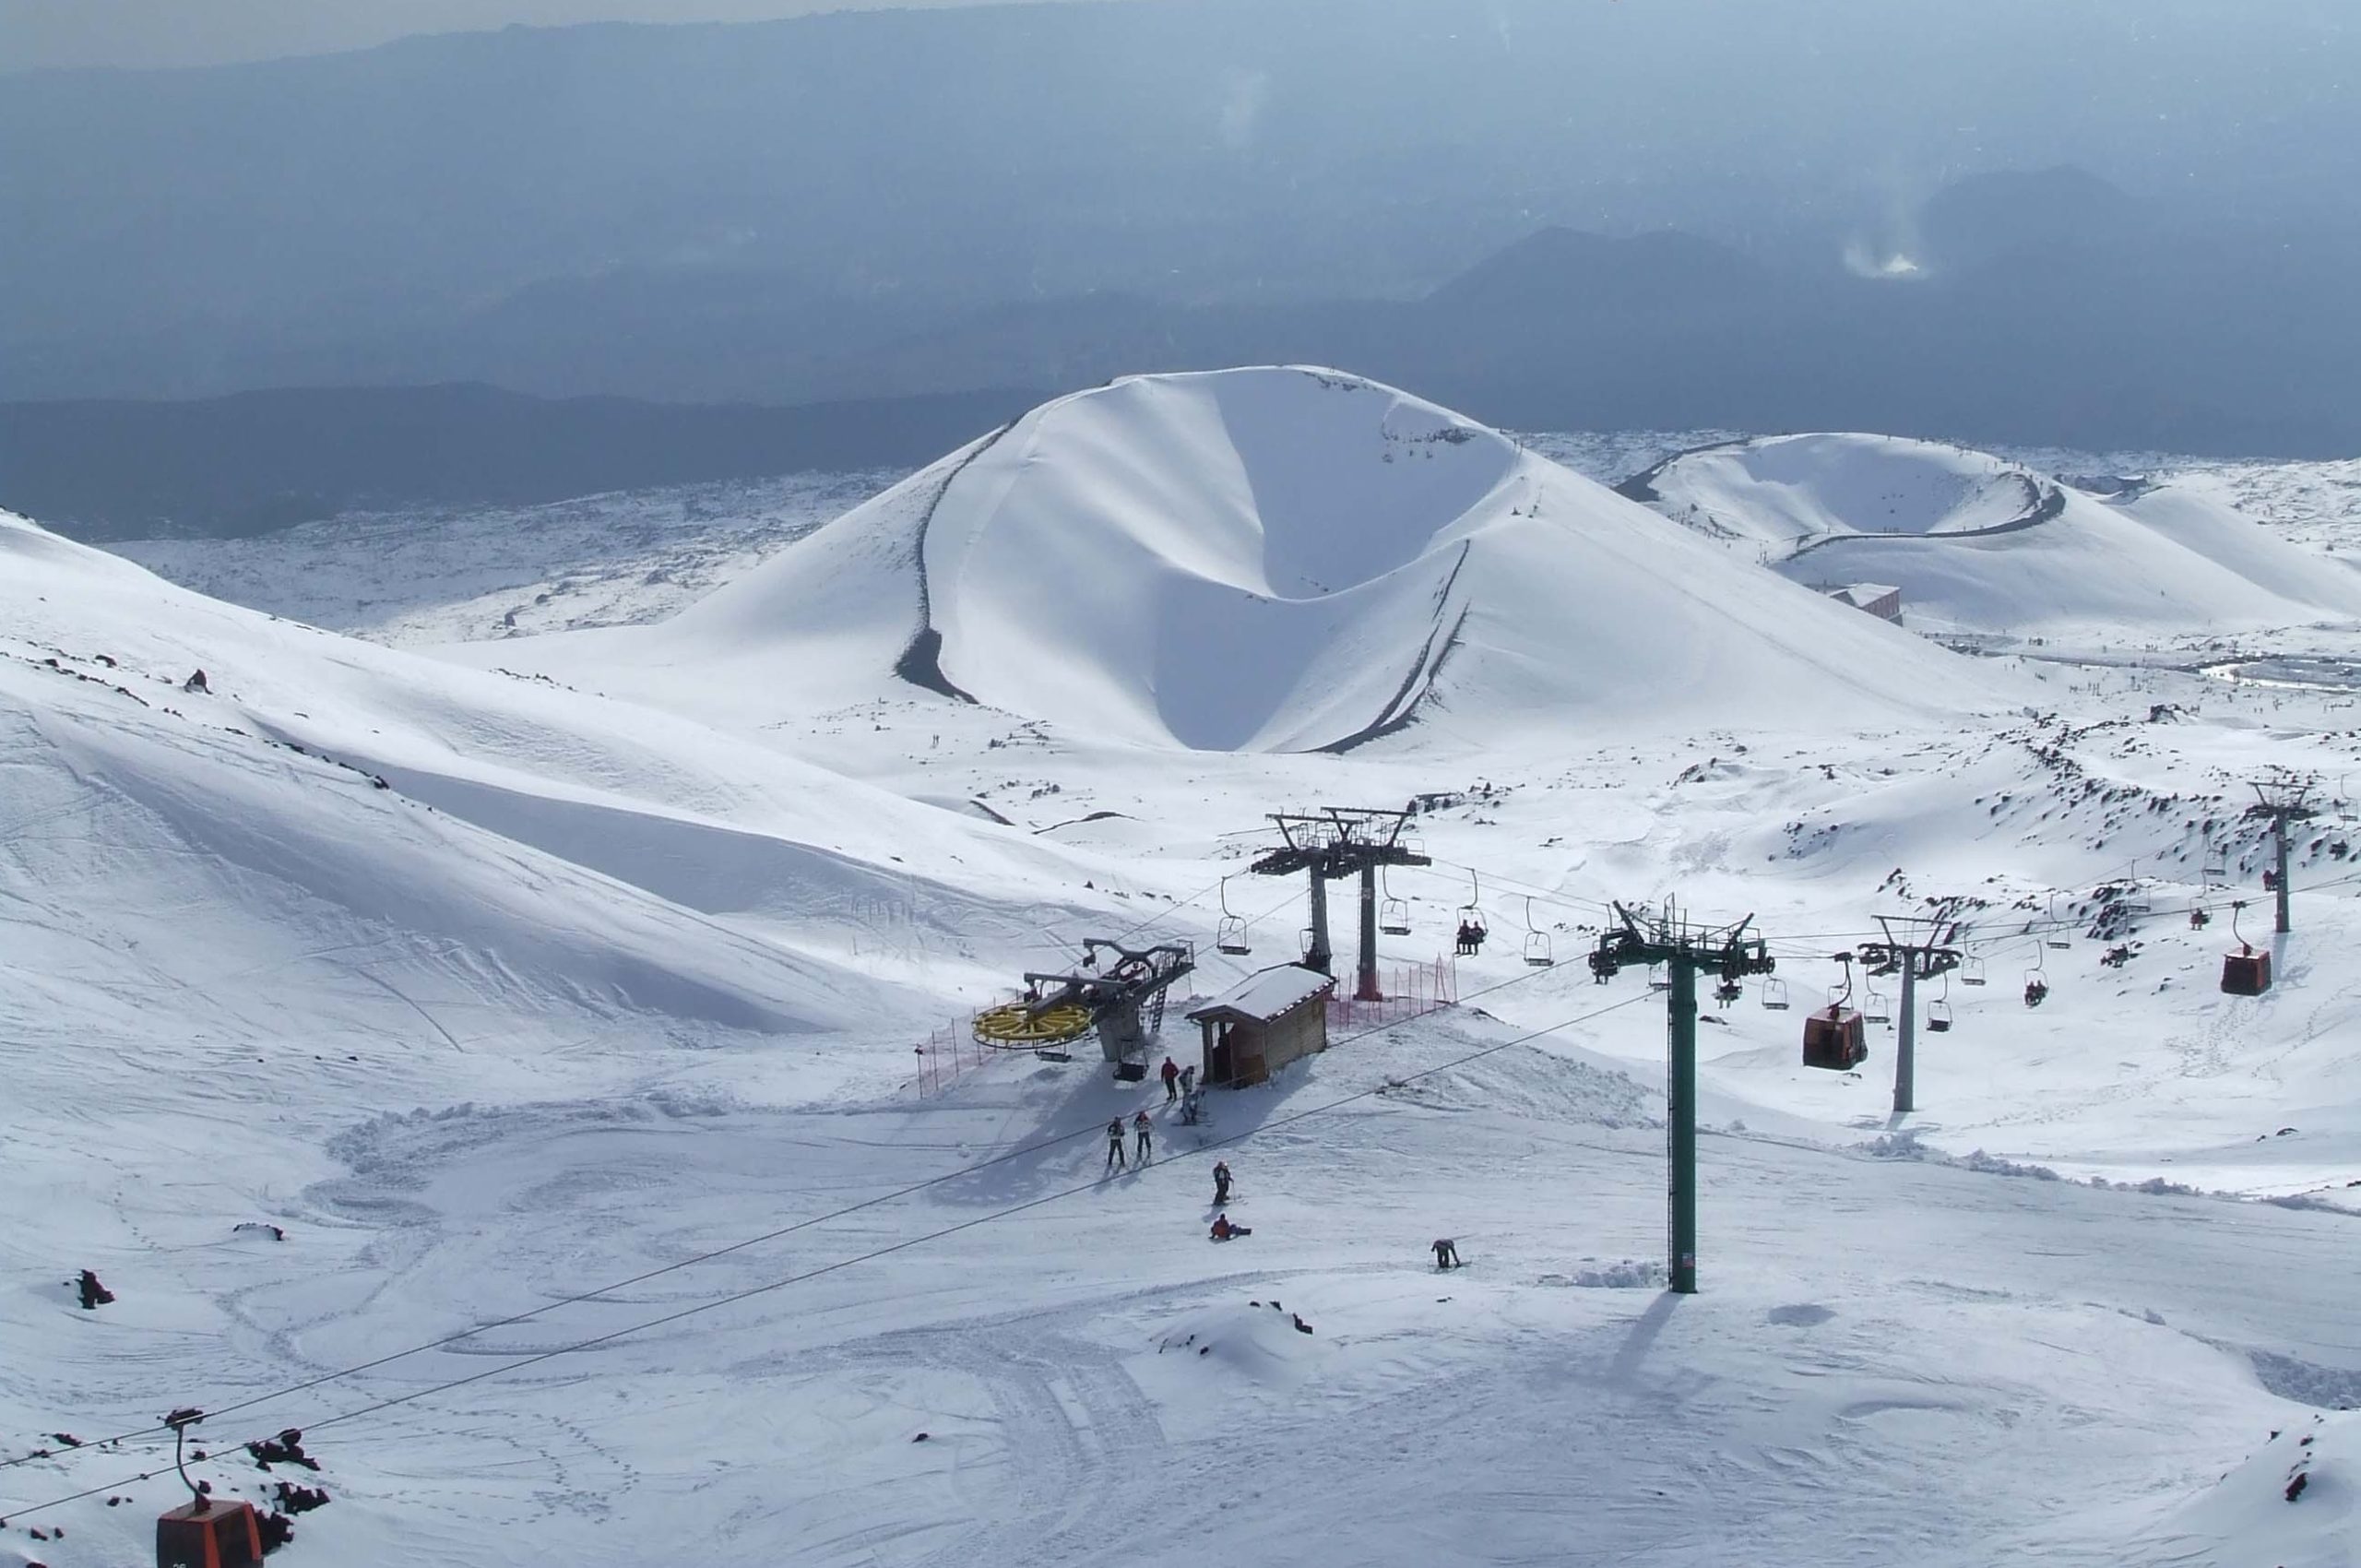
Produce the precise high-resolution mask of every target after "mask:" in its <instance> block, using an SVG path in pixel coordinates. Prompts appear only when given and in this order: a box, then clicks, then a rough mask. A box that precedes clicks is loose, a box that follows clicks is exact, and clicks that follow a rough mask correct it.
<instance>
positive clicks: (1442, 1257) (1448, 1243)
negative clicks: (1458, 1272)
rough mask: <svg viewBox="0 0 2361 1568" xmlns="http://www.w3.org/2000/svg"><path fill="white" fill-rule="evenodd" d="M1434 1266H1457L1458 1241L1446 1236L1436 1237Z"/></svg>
mask: <svg viewBox="0 0 2361 1568" xmlns="http://www.w3.org/2000/svg"><path fill="white" fill-rule="evenodd" d="M1435 1266H1436V1267H1437V1268H1457V1267H1458V1266H1459V1243H1458V1242H1456V1241H1453V1240H1452V1239H1451V1238H1450V1237H1448V1236H1438V1237H1436V1238H1435Z"/></svg>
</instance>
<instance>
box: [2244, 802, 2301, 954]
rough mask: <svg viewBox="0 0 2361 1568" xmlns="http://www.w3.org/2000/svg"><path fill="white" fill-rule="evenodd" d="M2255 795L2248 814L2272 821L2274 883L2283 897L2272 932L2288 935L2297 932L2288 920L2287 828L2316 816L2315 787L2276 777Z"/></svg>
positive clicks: (2280, 897)
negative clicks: (2314, 807) (2312, 798)
mask: <svg viewBox="0 0 2361 1568" xmlns="http://www.w3.org/2000/svg"><path fill="white" fill-rule="evenodd" d="M2254 795H2255V803H2254V804H2253V805H2250V806H2248V808H2247V814H2248V816H2261V817H2269V818H2270V819H2271V845H2272V859H2273V862H2274V864H2275V865H2276V867H2277V871H2278V874H2277V875H2276V876H2274V877H2272V884H2273V891H2274V892H2276V893H2277V894H2278V897H2279V907H2278V909H2277V911H2276V912H2277V914H2278V917H2279V918H2278V920H2277V921H2276V922H2275V923H2274V924H2273V926H2272V930H2274V931H2277V932H2280V933H2281V934H2282V935H2284V934H2285V933H2286V932H2289V931H2291V930H2293V929H2294V927H2293V926H2292V925H2290V924H2289V922H2288V919H2287V913H2288V911H2287V825H2288V824H2289V823H2291V822H2302V821H2305V820H2306V819H2308V818H2309V817H2311V816H2313V815H2315V813H2314V812H2313V810H2312V801H2311V795H2312V787H2311V786H2310V785H2308V784H2298V783H2296V782H2295V781H2293V780H2292V779H2287V778H2273V779H2271V780H2269V781H2268V782H2262V783H2258V784H2256V785H2255V786H2254Z"/></svg>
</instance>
